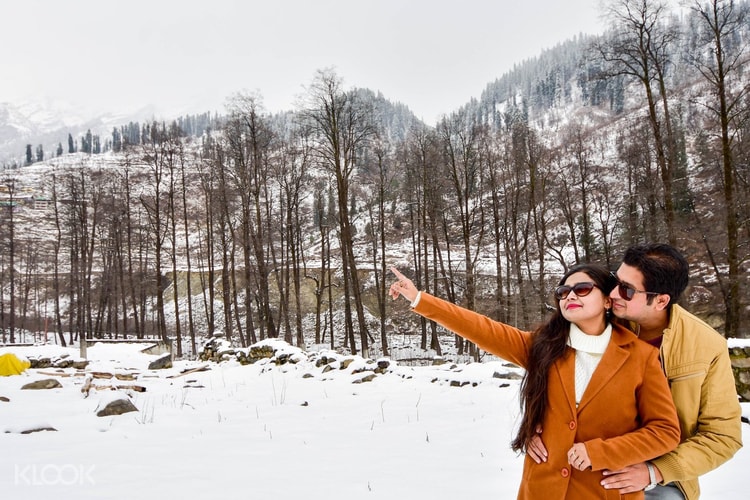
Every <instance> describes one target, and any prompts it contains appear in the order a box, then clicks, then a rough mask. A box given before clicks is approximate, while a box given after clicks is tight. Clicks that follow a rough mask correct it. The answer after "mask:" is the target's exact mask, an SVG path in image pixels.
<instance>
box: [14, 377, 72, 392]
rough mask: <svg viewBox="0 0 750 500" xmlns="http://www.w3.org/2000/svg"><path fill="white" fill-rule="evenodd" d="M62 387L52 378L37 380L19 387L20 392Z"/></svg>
mask: <svg viewBox="0 0 750 500" xmlns="http://www.w3.org/2000/svg"><path fill="white" fill-rule="evenodd" d="M58 387H62V384H61V383H60V382H58V380H57V379H54V378H45V379H43V380H37V381H35V382H29V383H28V384H26V385H24V386H23V387H21V390H24V389H26V390H37V389H57V388H58Z"/></svg>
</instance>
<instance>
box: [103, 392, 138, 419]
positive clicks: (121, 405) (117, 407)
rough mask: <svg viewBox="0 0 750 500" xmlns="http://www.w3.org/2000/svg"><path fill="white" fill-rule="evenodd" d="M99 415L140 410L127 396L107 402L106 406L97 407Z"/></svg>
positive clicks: (107, 415)
mask: <svg viewBox="0 0 750 500" xmlns="http://www.w3.org/2000/svg"><path fill="white" fill-rule="evenodd" d="M97 410H99V411H97V412H96V416H97V417H109V416H111V415H122V414H123V413H128V412H131V411H138V408H136V407H135V405H134V404H133V403H132V402H131V401H130V400H129V399H128V398H126V397H122V398H120V399H115V400H113V401H110V402H109V403H107V404H106V405H105V406H104V408H102V409H99V408H97Z"/></svg>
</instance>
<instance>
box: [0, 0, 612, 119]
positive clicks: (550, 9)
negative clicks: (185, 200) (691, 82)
mask: <svg viewBox="0 0 750 500" xmlns="http://www.w3.org/2000/svg"><path fill="white" fill-rule="evenodd" d="M600 12H601V11H600V8H599V0H526V1H519V0H262V1H259V0H234V1H233V0H210V1H209V0H180V1H173V0H128V1H124V2H113V1H104V2H102V1H97V0H65V1H60V0H3V1H2V2H1V3H0V54H1V55H0V64H1V66H0V67H2V68H3V70H2V75H3V76H2V78H1V79H0V102H3V101H10V102H14V101H18V100H21V99H26V98H28V97H30V96H32V97H37V98H42V97H51V98H53V99H60V98H65V99H66V100H68V101H71V102H74V103H81V102H84V101H88V103H89V104H90V105H92V106H94V107H96V108H98V109H103V110H109V111H121V110H126V109H128V110H133V109H136V108H139V107H141V106H142V105H145V104H155V105H157V106H158V107H159V109H160V110H162V112H164V113H167V114H172V113H175V112H181V111H189V112H195V111H199V110H217V111H223V109H224V102H225V99H226V97H227V96H229V95H231V94H232V93H235V92H237V91H243V90H247V91H257V92H259V93H260V95H261V96H262V97H263V102H264V104H265V107H266V109H267V110H269V111H280V110H284V109H291V108H293V106H294V101H295V97H296V96H298V95H299V94H300V93H302V92H303V90H304V87H305V86H306V85H309V84H310V83H311V81H312V79H313V77H314V75H315V72H316V71H317V70H319V69H324V68H329V67H332V68H334V69H335V70H336V73H337V74H338V75H339V76H340V77H341V78H342V79H343V81H344V86H345V87H346V88H350V87H366V88H370V89H372V90H375V91H381V92H382V93H383V94H384V95H385V96H386V98H388V99H390V100H392V101H398V102H402V103H403V104H406V105H407V106H408V107H409V108H411V109H412V111H414V112H415V113H416V114H417V116H418V117H420V118H422V119H424V120H425V121H427V122H428V123H434V122H435V121H436V120H437V118H438V117H439V116H440V115H442V114H444V113H450V112H451V111H453V110H455V109H457V108H458V107H459V106H461V105H462V104H464V103H466V102H467V101H469V99H470V98H471V97H479V95H480V94H481V92H482V90H483V89H484V88H485V86H486V85H487V84H488V83H489V82H491V81H493V80H495V79H496V78H498V77H500V76H502V75H503V74H504V73H505V72H507V71H509V70H510V69H512V67H513V64H514V63H519V62H521V61H523V60H524V59H528V58H530V57H534V56H536V55H538V54H539V53H540V52H541V51H542V50H543V49H546V48H550V47H552V46H554V45H556V44H557V43H559V42H562V41H564V40H567V39H569V38H572V37H574V36H576V35H577V34H579V33H591V34H594V33H599V32H601V31H602V23H601V20H600Z"/></svg>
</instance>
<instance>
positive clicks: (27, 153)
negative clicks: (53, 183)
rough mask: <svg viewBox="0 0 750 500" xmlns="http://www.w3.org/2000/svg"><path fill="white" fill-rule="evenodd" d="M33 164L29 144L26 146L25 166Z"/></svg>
mask: <svg viewBox="0 0 750 500" xmlns="http://www.w3.org/2000/svg"><path fill="white" fill-rule="evenodd" d="M32 163H34V156H33V155H32V154H31V144H27V145H26V165H31V164H32Z"/></svg>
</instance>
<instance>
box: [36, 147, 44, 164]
mask: <svg viewBox="0 0 750 500" xmlns="http://www.w3.org/2000/svg"><path fill="white" fill-rule="evenodd" d="M36 161H44V147H43V146H42V145H41V144H40V145H38V146H37V147H36Z"/></svg>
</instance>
